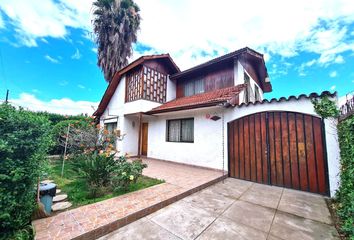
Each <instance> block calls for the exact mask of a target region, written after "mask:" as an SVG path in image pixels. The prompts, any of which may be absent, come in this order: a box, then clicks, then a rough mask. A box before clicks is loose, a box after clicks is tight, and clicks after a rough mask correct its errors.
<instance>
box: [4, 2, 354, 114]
mask: <svg viewBox="0 0 354 240" xmlns="http://www.w3.org/2000/svg"><path fill="white" fill-rule="evenodd" d="M92 2H93V1H92V0H0V101H3V100H4V99H5V95H6V90H7V89H9V90H10V95H9V97H10V98H9V99H10V102H11V103H12V104H13V105H16V106H23V107H25V108H29V109H31V110H47V111H50V112H56V113H61V114H79V113H88V114H92V112H93V111H94V109H95V108H97V105H98V103H99V101H100V99H101V97H102V95H103V93H104V91H105V89H106V87H107V82H105V80H104V78H103V74H102V72H101V70H100V69H99V68H98V66H97V64H96V62H97V47H96V44H95V42H94V36H93V33H92V32H93V30H92V25H91V20H92ZM136 3H137V4H138V5H139V7H140V9H141V11H140V14H141V17H142V20H141V25H140V30H139V32H138V42H137V43H136V44H134V46H133V49H134V54H133V56H132V57H131V59H130V61H132V60H134V59H136V58H137V57H139V56H141V55H148V54H161V53H170V55H171V56H172V58H173V59H174V61H175V62H176V63H177V65H178V66H179V67H180V68H181V69H182V70H185V69H188V68H190V67H193V66H194V65H196V64H200V63H203V62H205V61H208V60H210V59H212V58H215V57H217V56H221V55H223V54H226V53H229V52H232V51H235V50H237V49H239V48H242V47H245V46H248V47H250V48H253V49H255V50H257V51H259V52H261V53H263V54H264V57H265V60H266V66H267V69H268V73H269V76H270V80H271V83H272V85H273V92H271V93H267V94H265V97H266V98H268V99H270V98H273V97H276V98H278V97H282V96H290V95H299V94H302V93H305V94H308V93H311V92H318V93H319V92H322V91H324V90H329V91H332V92H333V91H337V92H338V95H339V97H342V98H343V97H344V96H345V95H346V94H347V93H350V92H353V91H354V4H353V1H352V0H313V1H308V0H297V1H282V0H268V1H262V0H247V1H230V0H218V1H211V0H193V1H191V0H179V1H175V0H148V1H147V0H145V1H144V0H136Z"/></svg>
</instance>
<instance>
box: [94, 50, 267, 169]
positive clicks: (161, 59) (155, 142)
mask: <svg viewBox="0 0 354 240" xmlns="http://www.w3.org/2000/svg"><path fill="white" fill-rule="evenodd" d="M270 91H272V86H271V83H270V81H269V78H268V73H267V68H266V66H265V63H264V59H263V55H262V54H260V53H258V52H256V51H254V50H252V49H250V48H247V47H246V48H243V49H240V50H237V51H235V52H232V53H229V54H226V55H224V56H221V57H218V58H215V59H213V60H211V61H208V62H206V63H203V64H201V65H198V66H195V67H193V68H190V69H188V70H185V71H182V72H181V71H180V70H179V68H178V67H177V65H176V64H175V63H174V61H173V60H172V58H171V57H170V56H169V54H162V55H152V56H143V57H140V58H139V59H137V60H135V61H134V62H132V63H131V64H129V65H128V66H126V67H124V68H123V69H121V70H119V71H118V72H117V73H116V74H115V76H114V78H113V79H112V81H111V82H110V84H109V86H108V87H107V90H106V92H105V94H104V96H103V98H102V100H101V102H100V104H99V107H98V109H97V111H96V112H95V113H94V115H95V116H97V117H99V118H100V124H101V125H104V126H105V127H107V128H108V129H119V130H120V131H121V134H124V139H123V140H122V141H119V142H117V149H118V151H119V152H120V154H129V155H131V156H141V155H142V156H147V157H151V158H156V159H163V160H169V161H176V162H181V163H186V164H193V165H198V166H203V167H210V168H216V169H221V168H223V165H224V164H225V162H224V159H225V152H224V151H225V148H224V146H223V145H224V144H225V142H224V130H225V128H226V122H225V121H224V115H225V113H226V112H228V111H234V108H233V106H235V105H238V104H240V103H243V102H246V103H247V102H254V101H261V100H262V99H263V93H264V92H270ZM221 159H222V160H221Z"/></svg>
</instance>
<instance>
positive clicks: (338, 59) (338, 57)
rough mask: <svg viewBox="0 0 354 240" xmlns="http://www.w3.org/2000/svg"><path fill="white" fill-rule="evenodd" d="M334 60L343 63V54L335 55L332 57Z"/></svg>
mask: <svg viewBox="0 0 354 240" xmlns="http://www.w3.org/2000/svg"><path fill="white" fill-rule="evenodd" d="M334 62H335V63H338V64H342V63H344V62H345V61H344V58H343V56H342V55H339V56H337V57H336V59H334Z"/></svg>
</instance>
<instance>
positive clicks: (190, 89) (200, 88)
mask: <svg viewBox="0 0 354 240" xmlns="http://www.w3.org/2000/svg"><path fill="white" fill-rule="evenodd" d="M204 92H205V88H204V79H202V78H199V79H196V80H192V81H189V82H187V83H186V84H185V85H184V96H185V97H188V96H192V95H195V94H199V93H204Z"/></svg>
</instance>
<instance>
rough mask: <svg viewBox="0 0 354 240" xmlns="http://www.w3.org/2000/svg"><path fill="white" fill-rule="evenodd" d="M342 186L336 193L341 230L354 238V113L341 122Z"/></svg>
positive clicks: (339, 133)
mask: <svg viewBox="0 0 354 240" xmlns="http://www.w3.org/2000/svg"><path fill="white" fill-rule="evenodd" d="M338 135H339V146H340V156H341V160H340V161H341V171H340V187H339V190H338V191H337V193H336V202H337V215H338V216H339V218H340V220H341V224H340V225H341V231H342V232H343V233H344V234H345V235H346V236H348V239H354V227H353V226H354V115H353V116H351V117H349V118H347V119H346V120H344V121H342V122H340V123H339V126H338Z"/></svg>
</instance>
